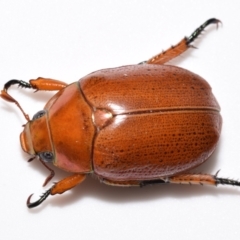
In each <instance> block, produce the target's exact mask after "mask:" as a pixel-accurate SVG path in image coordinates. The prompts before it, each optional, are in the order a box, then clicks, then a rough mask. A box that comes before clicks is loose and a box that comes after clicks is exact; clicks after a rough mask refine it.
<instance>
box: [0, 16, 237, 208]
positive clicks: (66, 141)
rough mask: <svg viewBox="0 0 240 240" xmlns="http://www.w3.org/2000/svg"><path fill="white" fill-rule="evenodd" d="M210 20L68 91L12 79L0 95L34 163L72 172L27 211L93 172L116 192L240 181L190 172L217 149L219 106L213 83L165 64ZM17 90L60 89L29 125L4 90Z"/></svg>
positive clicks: (51, 83) (49, 82) (50, 83)
mask: <svg viewBox="0 0 240 240" xmlns="http://www.w3.org/2000/svg"><path fill="white" fill-rule="evenodd" d="M219 22H220V21H219V20H217V19H215V18H212V19H209V20H208V21H206V22H205V23H204V24H203V25H201V26H200V27H199V28H197V29H196V30H195V31H194V32H193V34H192V35H191V36H190V37H186V38H184V39H183V40H181V41H180V43H179V44H177V45H176V46H172V47H171V48H169V49H168V50H167V51H164V52H162V53H160V54H158V55H156V56H154V57H153V58H151V59H149V60H148V61H144V62H142V63H140V64H137V65H129V66H123V67H118V68H110V69H103V70H99V71H96V72H93V73H91V74H89V75H87V76H85V77H83V78H81V79H80V80H79V81H77V82H74V83H72V84H70V85H67V84H66V83H64V82H61V81H58V80H54V79H49V78H46V79H45V78H38V79H35V80H30V82H29V83H27V82H24V81H21V80H10V81H9V82H7V83H6V84H5V86H4V89H3V90H2V92H1V97H2V98H3V99H5V100H7V101H9V102H13V103H15V104H17V106H18V107H19V108H20V110H21V111H22V112H23V114H24V116H25V118H26V120H27V123H26V124H25V125H24V130H23V132H22V133H21V135H20V141H21V145H22V148H23V150H24V151H25V152H27V153H29V154H30V155H31V156H32V158H31V159H30V161H32V160H33V159H35V158H38V159H39V160H40V162H41V163H42V164H43V165H44V166H46V167H47V168H48V170H49V171H50V175H49V176H48V178H47V179H46V180H45V182H44V185H46V184H47V183H48V182H49V181H50V180H51V178H52V177H53V176H54V171H53V170H51V168H49V166H48V163H53V164H54V165H55V166H57V167H59V168H61V169H63V170H65V171H67V172H71V174H70V175H69V177H67V178H65V179H62V180H61V181H59V182H57V183H55V184H54V186H53V187H51V188H50V189H49V190H48V191H46V192H45V193H44V194H43V195H42V196H41V197H40V199H39V200H38V201H36V202H33V203H31V202H30V199H31V196H32V195H30V197H29V198H28V200H27V206H28V207H29V208H32V207H36V206H38V205H39V204H41V203H42V202H43V201H44V200H45V199H46V198H47V197H48V195H50V194H51V195H54V194H61V193H63V192H65V191H67V190H69V189H71V188H73V187H75V186H76V185H78V184H79V183H81V182H82V181H83V180H84V179H85V177H86V176H87V175H88V174H93V175H95V176H97V177H98V179H99V180H100V181H101V182H103V183H106V184H109V185H114V186H145V185H149V184H155V183H183V184H185V183H186V184H189V183H191V184H208V185H218V184H228V185H238V186H239V185H240V183H239V182H237V181H234V180H228V179H224V178H219V177H217V174H216V175H210V174H193V173H190V172H189V170H191V169H192V168H195V167H197V166H199V165H200V164H202V163H203V162H205V161H206V160H207V159H208V158H209V156H210V155H211V154H212V153H213V151H214V149H215V148H216V145H217V142H218V139H219V136H220V132H221V125H222V117H221V115H220V106H219V105H218V102H217V100H216V99H215V97H214V95H213V93H212V89H211V87H210V85H209V84H208V83H207V82H206V81H205V80H204V79H203V78H201V77H200V76H198V75H197V74H195V73H192V72H190V71H188V70H186V69H182V68H179V67H176V66H171V65H164V64H165V63H167V62H168V61H170V60H171V59H173V58H175V57H177V56H179V55H180V54H181V53H183V52H184V51H186V50H187V49H188V48H190V47H192V45H191V43H192V42H193V41H194V40H195V39H196V38H197V37H198V35H199V34H200V33H201V32H202V31H203V29H205V28H206V27H207V26H208V25H209V24H213V23H214V24H218V23H219ZM14 84H18V85H19V86H21V87H24V88H32V89H35V90H39V91H40V90H50V91H51V90H52V91H54V90H58V93H57V94H56V95H54V96H53V97H52V98H51V99H50V100H49V101H48V103H47V104H46V106H45V107H44V110H41V111H39V112H38V113H36V114H35V115H34V116H33V118H32V119H31V120H30V119H29V117H28V115H27V114H26V113H25V112H24V111H23V109H22V108H21V106H20V104H19V103H18V102H17V101H16V100H15V99H14V98H12V97H11V96H10V95H9V94H8V92H7V90H8V88H9V87H10V86H11V85H14Z"/></svg>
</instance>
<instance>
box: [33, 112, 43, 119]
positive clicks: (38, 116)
mask: <svg viewBox="0 0 240 240" xmlns="http://www.w3.org/2000/svg"><path fill="white" fill-rule="evenodd" d="M45 114H46V111H45V110H41V111H39V112H37V113H36V114H34V115H33V118H32V120H36V119H38V118H40V117H42V116H44V115H45Z"/></svg>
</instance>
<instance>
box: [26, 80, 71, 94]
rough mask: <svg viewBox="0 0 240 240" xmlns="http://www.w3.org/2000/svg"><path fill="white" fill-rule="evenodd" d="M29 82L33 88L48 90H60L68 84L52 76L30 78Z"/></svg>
mask: <svg viewBox="0 0 240 240" xmlns="http://www.w3.org/2000/svg"><path fill="white" fill-rule="evenodd" d="M29 83H30V85H31V87H32V88H33V89H36V90H37V91H38V90H46V91H59V90H61V89H63V88H65V87H66V86H67V85H68V84H67V83H65V82H62V81H59V80H55V79H51V78H42V77H39V78H37V79H31V80H29Z"/></svg>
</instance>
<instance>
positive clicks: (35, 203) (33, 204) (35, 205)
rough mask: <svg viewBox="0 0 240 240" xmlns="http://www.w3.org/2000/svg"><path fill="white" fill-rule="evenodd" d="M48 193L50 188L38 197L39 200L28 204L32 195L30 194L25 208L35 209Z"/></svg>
mask: <svg viewBox="0 0 240 240" xmlns="http://www.w3.org/2000/svg"><path fill="white" fill-rule="evenodd" d="M50 193H51V188H50V189H48V190H47V191H46V192H45V193H43V194H42V196H40V198H39V199H38V200H37V201H35V202H32V203H31V202H30V200H31V197H32V195H33V194H31V195H30V196H29V197H28V199H27V207H28V208H34V207H37V206H38V205H40V204H41V203H42V202H43V201H44V200H45V199H46V198H47V197H48V196H49V194H50Z"/></svg>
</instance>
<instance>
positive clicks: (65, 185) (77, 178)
mask: <svg viewBox="0 0 240 240" xmlns="http://www.w3.org/2000/svg"><path fill="white" fill-rule="evenodd" d="M85 178H86V174H79V173H76V174H73V175H71V176H69V177H66V178H64V179H62V180H61V181H59V182H57V183H56V184H55V185H54V186H53V187H51V188H50V189H48V190H47V191H46V192H45V193H44V194H43V195H42V196H41V197H40V199H39V200H37V201H36V202H33V203H31V202H30V200H31V197H32V195H33V194H31V195H30V196H29V197H28V199H27V207H28V208H34V207H37V206H39V205H40V204H41V203H42V202H43V201H44V200H45V199H46V198H47V197H48V196H49V195H55V194H62V193H64V192H66V191H67V190H70V189H72V188H74V187H75V186H77V185H78V184H79V183H81V182H82V181H83V180H84V179H85Z"/></svg>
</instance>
